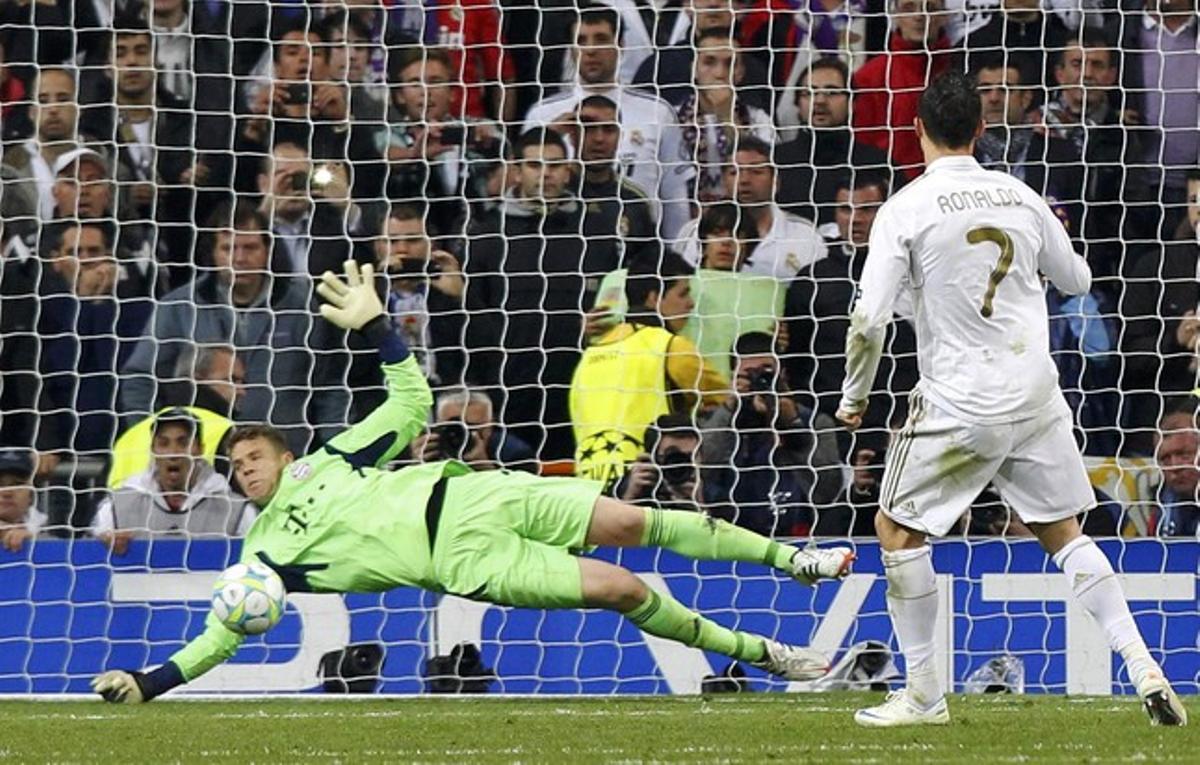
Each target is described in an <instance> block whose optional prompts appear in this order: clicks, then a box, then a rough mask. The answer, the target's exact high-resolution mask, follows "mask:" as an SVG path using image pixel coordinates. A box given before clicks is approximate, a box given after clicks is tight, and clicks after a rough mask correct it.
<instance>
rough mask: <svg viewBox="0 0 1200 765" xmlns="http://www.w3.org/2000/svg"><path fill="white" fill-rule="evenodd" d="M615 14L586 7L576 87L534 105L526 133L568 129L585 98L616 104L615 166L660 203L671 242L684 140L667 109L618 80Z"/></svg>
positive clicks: (682, 198) (681, 205) (679, 202)
mask: <svg viewBox="0 0 1200 765" xmlns="http://www.w3.org/2000/svg"><path fill="white" fill-rule="evenodd" d="M617 19H618V17H617V14H616V12H615V11H613V10H611V9H609V8H605V7H601V6H595V5H588V6H585V7H584V8H583V10H581V11H580V13H579V17H578V21H577V22H576V23H575V27H574V28H575V55H576V57H577V59H578V61H579V82H578V83H576V84H575V85H574V86H573V87H570V88H568V89H567V90H566V92H564V93H560V94H559V95H556V96H551V97H550V98H545V99H543V100H542V101H539V102H538V103H536V104H534V106H533V108H531V109H530V110H529V113H528V115H527V116H526V119H525V130H527V131H528V130H529V129H530V128H533V127H537V126H540V125H545V126H551V127H553V126H555V125H566V126H567V129H568V130H569V126H570V125H571V124H573V123H574V122H575V108H576V107H577V106H578V105H579V103H580V102H581V101H583V99H584V98H587V97H588V96H589V95H596V94H599V95H604V96H608V97H609V98H610V99H611V100H613V101H614V102H616V104H617V106H618V108H619V116H620V120H621V142H620V147H619V148H618V150H617V162H618V164H619V165H620V167H621V172H622V173H623V174H625V175H626V176H628V177H629V178H630V179H631V180H632V181H633V182H634V183H636V184H637V185H638V186H640V187H641V188H643V189H645V190H646V192H647V194H649V195H650V197H651V198H652V199H654V200H657V201H658V202H659V203H660V204H661V210H662V212H661V215H662V232H663V236H664V237H666V238H667V239H673V238H674V237H675V235H676V234H677V233H678V232H679V229H680V228H681V227H682V226H683V224H684V223H685V222H686V221H687V220H688V218H689V217H690V215H691V210H690V208H689V205H688V199H687V192H688V184H689V182H690V181H691V171H690V166H689V165H687V164H685V163H684V157H683V154H682V148H681V147H682V140H683V135H682V132H681V130H680V128H679V123H678V122H677V121H676V119H675V112H674V110H672V109H671V107H670V105H669V104H667V103H666V102H665V101H662V100H660V99H658V98H655V97H654V96H651V95H649V94H647V93H645V92H644V91H641V90H638V89H636V88H633V87H630V86H627V85H622V84H620V83H619V82H618V80H617V62H618V61H619V59H620V54H621V48H620V43H621V39H620V34H619V31H620V27H619V25H618V20H617Z"/></svg>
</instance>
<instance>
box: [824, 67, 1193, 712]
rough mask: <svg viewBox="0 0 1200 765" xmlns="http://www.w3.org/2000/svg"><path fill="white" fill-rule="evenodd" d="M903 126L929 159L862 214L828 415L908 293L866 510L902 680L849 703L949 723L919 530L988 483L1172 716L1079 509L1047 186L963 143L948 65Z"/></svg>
mask: <svg viewBox="0 0 1200 765" xmlns="http://www.w3.org/2000/svg"><path fill="white" fill-rule="evenodd" d="M916 128H917V132H918V135H919V136H920V139H921V147H922V149H923V150H924V152H925V162H926V170H925V174H924V175H923V176H921V177H920V178H919V179H918V180H916V181H914V182H913V183H911V184H909V185H908V186H907V187H906V188H905V189H904V190H902V191H901V192H899V193H898V194H896V195H895V196H893V197H892V198H891V199H890V200H889V201H888V202H887V203H886V204H884V206H883V207H882V208H881V209H880V210H879V213H878V215H877V216H876V218H875V225H874V227H873V229H872V231H871V242H870V255H869V256H868V257H867V262H866V265H865V267H864V269H863V273H862V280H861V295H860V297H859V299H858V302H857V303H856V305H855V307H854V310H853V313H852V314H851V322H850V330H849V332H848V333H847V337H846V379H845V383H844V385H843V387H842V400H841V404H840V408H839V411H838V413H837V417H838V419H839V420H840V421H841V422H842V423H843V424H844V425H845V426H846V427H847V428H849V429H851V430H853V429H855V428H857V427H858V426H859V425H860V424H861V423H862V416H863V412H864V411H865V409H866V404H867V395H868V393H869V392H870V388H871V383H872V381H873V380H874V379H875V371H876V368H877V366H878V364H879V358H880V354H881V353H882V350H883V341H884V337H885V331H886V328H887V325H888V323H889V322H890V321H891V320H892V312H893V307H894V306H895V305H896V302H897V299H898V297H900V296H901V295H902V294H904V293H907V294H908V295H910V296H911V298H912V304H913V305H912V307H913V320H914V322H915V324H916V330H917V358H918V365H919V368H920V372H921V380H920V383H919V384H918V385H917V387H916V389H915V390H914V391H913V393H912V396H911V400H910V401H911V403H910V409H909V417H908V421H907V423H906V424H905V426H904V428H903V429H902V430H901V431H900V432H899V434H897V436H896V437H895V439H894V441H893V443H892V445H891V447H889V449H888V456H887V464H886V466H885V469H884V476H883V484H882V487H881V491H880V502H879V505H880V512H879V513H877V514H876V516H875V529H876V531H877V533H878V535H879V541H880V545H881V547H882V548H883V566H884V570H885V573H886V575H887V580H888V591H887V602H888V612H889V613H890V614H891V617H892V623H893V626H894V628H895V630H896V636H897V638H898V640H899V642H900V649H901V650H902V651H903V653H904V658H905V662H906V664H907V683H906V687H905V688H904V689H903V690H900V691H896V692H893V693H892V694H890V695H889V696H888V697H887V700H886V701H885V702H884V703H883V704H881V705H880V706H877V707H873V708H870V709H862V710H859V711H858V712H857V713H856V714H855V717H854V719H855V721H856V722H858V723H859V724H860V725H864V726H870V727H889V726H898V725H919V724H944V723H947V722H949V720H950V715H949V711H948V710H947V707H946V701H945V698H944V697H943V695H942V690H941V684H940V683H939V681H938V677H937V673H936V669H935V664H934V661H933V652H934V645H933V630H934V622H935V621H936V616H937V607H938V606H937V598H936V587H935V583H934V572H933V565H932V561H931V558H930V548H929V543H928V537H929V536H930V535H933V536H941V535H944V534H945V533H947V532H948V531H949V530H950V529H951V528H952V527H953V525H954V524H955V522H956V521H957V520H958V519H959V518H960V517H961V516H962V515H963V513H965V512H966V511H967V509H968V507H969V506H970V504H971V502H972V501H973V500H974V499H975V497H976V496H978V494H979V493H980V492H981V491H982V490H983V489H984V488H985V487H986V486H987V485H988V483H994V484H995V486H996V488H997V489H999V491H1000V493H1001V495H1002V496H1003V497H1004V499H1005V501H1007V502H1008V504H1009V505H1010V506H1011V507H1012V508H1013V510H1015V511H1016V513H1017V515H1018V516H1020V518H1021V520H1022V521H1024V522H1025V524H1027V525H1028V526H1029V528H1030V529H1031V530H1032V531H1033V533H1034V534H1036V535H1037V537H1038V539H1039V541H1040V542H1041V544H1042V547H1043V548H1045V550H1046V552H1048V553H1049V554H1050V555H1051V556H1053V559H1054V563H1055V564H1056V565H1057V566H1058V567H1059V568H1060V569H1061V570H1062V571H1063V572H1064V573H1065V574H1066V575H1067V577H1068V579H1069V581H1070V582H1071V588H1072V590H1073V592H1074V595H1075V597H1076V598H1077V599H1078V601H1079V603H1080V604H1081V605H1082V606H1083V607H1084V608H1085V609H1086V610H1087V611H1088V613H1090V614H1091V615H1092V617H1094V618H1095V620H1096V622H1097V623H1098V624H1099V625H1100V627H1101V629H1103V630H1104V632H1105V634H1106V635H1107V637H1108V640H1109V643H1110V644H1111V645H1112V648H1113V650H1114V651H1117V652H1119V653H1120V654H1121V656H1122V657H1123V658H1124V660H1125V665H1126V667H1127V669H1128V671H1129V676H1130V679H1131V680H1132V682H1133V683H1134V685H1135V686H1136V687H1137V690H1138V693H1139V695H1140V696H1141V697H1142V699H1143V700H1144V703H1145V706H1146V710H1147V712H1148V713H1149V715H1150V719H1151V722H1152V723H1154V724H1163V725H1184V724H1186V723H1187V712H1186V710H1185V709H1184V708H1183V705H1182V704H1180V702H1179V699H1178V697H1177V696H1176V695H1175V693H1174V691H1172V689H1171V686H1170V685H1169V684H1168V683H1167V681H1166V679H1165V677H1164V676H1163V673H1162V669H1161V668H1160V667H1159V665H1158V664H1157V663H1156V662H1155V661H1154V659H1153V658H1152V657H1151V656H1150V653H1149V651H1148V650H1147V649H1146V644H1145V642H1144V641H1143V640H1142V638H1141V636H1140V635H1139V634H1138V630H1137V626H1136V625H1135V623H1134V621H1133V617H1132V615H1131V614H1130V612H1129V607H1128V605H1127V604H1126V603H1125V599H1124V594H1123V593H1122V591H1121V586H1120V583H1119V582H1118V581H1117V579H1116V577H1115V576H1114V574H1113V569H1112V566H1111V564H1110V563H1109V561H1108V559H1107V558H1106V557H1105V556H1104V553H1102V552H1101V551H1100V549H1099V548H1098V547H1097V546H1096V545H1095V543H1094V542H1092V540H1091V539H1090V538H1089V537H1087V536H1084V535H1083V533H1082V532H1081V530H1080V528H1079V523H1078V521H1076V516H1077V515H1078V514H1079V513H1080V512H1082V511H1083V510H1086V509H1088V508H1091V507H1092V506H1094V505H1095V498H1094V494H1093V492H1092V488H1091V485H1090V483H1089V481H1088V477H1087V472H1086V470H1085V468H1084V465H1083V459H1082V457H1081V456H1080V454H1079V449H1078V447H1077V446H1076V444H1075V440H1074V438H1073V437H1072V433H1071V415H1070V411H1069V409H1068V407H1067V404H1066V401H1065V400H1064V399H1063V396H1062V392H1061V391H1060V390H1059V387H1058V372H1057V370H1056V368H1055V366H1054V362H1053V361H1052V360H1051V358H1050V344H1049V337H1048V326H1049V320H1048V318H1047V314H1046V299H1045V292H1044V289H1045V288H1044V286H1043V283H1042V281H1043V280H1042V276H1043V275H1044V276H1045V277H1046V278H1047V279H1049V280H1050V281H1051V282H1052V283H1053V284H1054V285H1055V286H1056V287H1057V288H1058V289H1059V290H1060V291H1062V292H1064V293H1067V294H1071V295H1077V294H1081V293H1084V292H1086V291H1087V290H1088V288H1089V287H1090V285H1091V271H1090V270H1089V268H1088V266H1087V264H1086V263H1085V262H1084V260H1083V259H1082V258H1081V257H1079V256H1078V255H1076V254H1075V252H1074V250H1073V249H1072V247H1071V242H1070V239H1069V238H1068V236H1067V233H1066V230H1065V229H1064V228H1063V225H1062V223H1061V222H1060V221H1059V219H1058V218H1057V217H1056V216H1055V215H1054V213H1053V212H1052V211H1051V210H1050V208H1049V206H1048V205H1047V204H1046V203H1045V201H1044V200H1042V199H1041V198H1040V197H1039V196H1038V195H1037V194H1035V193H1034V192H1033V190H1032V189H1030V188H1029V187H1028V186H1026V185H1025V184H1024V183H1022V182H1021V181H1019V180H1017V179H1016V178H1013V177H1011V176H1009V175H1005V174H1003V173H998V172H993V171H988V170H984V169H983V168H981V167H980V166H979V164H978V163H977V162H976V161H975V159H974V158H973V157H972V150H973V148H974V143H975V139H976V138H977V137H978V136H979V135H980V134H981V133H982V131H983V123H982V122H981V120H980V105H979V96H978V94H977V93H976V91H975V86H974V82H973V81H972V80H971V79H970V78H968V77H967V76H966V75H963V74H961V73H958V72H952V73H948V74H947V75H945V76H943V77H941V78H939V79H938V80H936V81H935V82H934V83H933V84H931V85H930V86H929V87H928V88H927V89H926V91H925V93H924V94H923V95H922V97H921V102H920V107H919V110H918V118H917V120H916Z"/></svg>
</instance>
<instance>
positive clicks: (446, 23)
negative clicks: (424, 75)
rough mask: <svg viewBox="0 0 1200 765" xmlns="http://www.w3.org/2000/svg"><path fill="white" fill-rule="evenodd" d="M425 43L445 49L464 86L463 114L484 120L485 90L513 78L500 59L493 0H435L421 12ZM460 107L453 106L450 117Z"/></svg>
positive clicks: (501, 40) (508, 64)
mask: <svg viewBox="0 0 1200 765" xmlns="http://www.w3.org/2000/svg"><path fill="white" fill-rule="evenodd" d="M425 42H427V43H430V44H434V45H437V46H439V47H441V48H444V49H446V51H447V52H448V53H449V54H450V57H451V59H452V60H453V62H454V64H455V66H456V67H461V77H460V76H456V74H455V73H451V77H452V79H455V80H459V79H461V81H462V83H463V85H464V86H465V88H464V91H465V98H466V107H467V108H466V113H467V114H468V115H469V116H472V117H485V116H487V113H488V110H487V106H486V104H485V103H484V95H485V91H486V88H487V86H489V85H498V84H500V83H501V82H506V81H511V80H512V78H513V76H514V70H513V63H512V59H511V58H509V57H507V56H505V55H504V38H503V36H502V35H501V32H500V13H499V12H498V11H497V10H496V3H495V0H438V2H436V3H432V4H430V6H429V7H428V8H427V10H426V12H425ZM459 106H460V104H459V103H458V102H457V100H456V102H455V104H454V106H453V113H454V114H458V113H459V112H458V107H459Z"/></svg>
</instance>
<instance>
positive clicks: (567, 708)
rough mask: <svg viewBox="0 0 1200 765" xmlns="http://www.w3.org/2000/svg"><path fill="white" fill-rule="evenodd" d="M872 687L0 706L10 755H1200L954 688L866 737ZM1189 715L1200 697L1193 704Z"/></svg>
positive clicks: (361, 758)
mask: <svg viewBox="0 0 1200 765" xmlns="http://www.w3.org/2000/svg"><path fill="white" fill-rule="evenodd" d="M879 698H880V696H879V695H878V694H850V693H830V694H801V695H787V696H785V695H781V694H770V695H766V694H764V695H761V696H740V697H738V696H721V697H711V698H699V697H687V698H667V697H664V698H648V697H638V698H608V699H570V700H567V699H528V698H516V699H514V698H474V699H473V698H454V699H446V698H415V699H405V700H370V701H291V700H266V699H264V700H262V701H220V702H218V701H211V702H198V703H170V702H155V703H153V704H150V705H148V706H143V707H122V706H117V705H106V704H103V703H101V702H95V703H87V702H53V701H49V702H22V701H6V702H0V761H5V762H56V763H71V762H146V763H157V762H206V763H212V762H243V763H245V762H288V763H291V762H471V763H490V762H553V763H577V762H580V763H586V762H748V763H762V762H786V763H796V762H829V763H845V762H855V763H870V762H874V763H886V765H894V764H895V763H906V762H919V763H931V762H954V763H961V762H967V763H971V762H973V763H991V762H1069V763H1085V762H1115V761H1130V760H1138V761H1153V762H1197V761H1200V725H1195V726H1193V727H1188V728H1155V727H1151V726H1150V724H1149V722H1148V719H1147V718H1146V716H1145V714H1144V713H1143V712H1142V710H1141V707H1140V706H1139V705H1138V703H1137V701H1136V700H1133V699H1111V698H1100V699H1067V698H1063V697H1046V696H1025V697H997V696H992V697H978V696H976V697H955V698H953V699H952V700H951V715H952V716H953V721H952V723H951V725H950V726H948V727H944V728H938V727H930V728H921V729H905V730H885V731H878V730H872V731H868V730H863V729H861V728H858V727H856V726H855V725H854V722H853V721H852V720H851V715H852V714H853V712H854V710H855V709H856V708H858V707H859V706H862V705H863V704H865V703H874V702H876V701H877V700H878V699H879ZM1187 704H1188V709H1189V712H1190V713H1191V716H1192V717H1193V718H1197V716H1198V715H1200V699H1188V701H1187Z"/></svg>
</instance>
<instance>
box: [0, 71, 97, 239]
mask: <svg viewBox="0 0 1200 765" xmlns="http://www.w3.org/2000/svg"><path fill="white" fill-rule="evenodd" d="M33 96H34V101H33V104H32V105H31V106H30V107H29V108H30V111H31V113H32V115H33V117H32V119H33V124H34V131H35V132H34V135H33V137H31V138H29V139H28V140H26V141H25V142H23V143H19V144H16V145H14V146H10V147H7V148H6V149H5V151H4V170H5V184H4V200H3V202H4V207H3V216H4V219H5V221H6V222H7V224H8V226H9V227H11V229H12V231H11V232H10V235H11V234H14V233H15V234H18V235H20V236H22V237H24V238H26V239H28V238H29V237H30V236H31V234H30V231H31V230H34V229H36V227H37V222H38V220H50V219H51V218H52V217H53V212H54V194H53V187H54V176H55V173H54V171H53V168H54V165H55V162H57V161H58V158H59V157H61V156H62V155H63V154H65V153H66V152H68V151H70V150H71V149H74V148H75V146H76V143H77V142H79V141H80V136H79V132H78V120H79V105H78V101H77V98H76V87H75V76H74V75H73V74H72V73H71V72H70V71H68V70H66V69H63V68H61V67H45V68H43V69H39V70H38V76H37V79H36V80H35V82H34V87H33ZM32 236H34V237H36V234H32Z"/></svg>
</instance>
